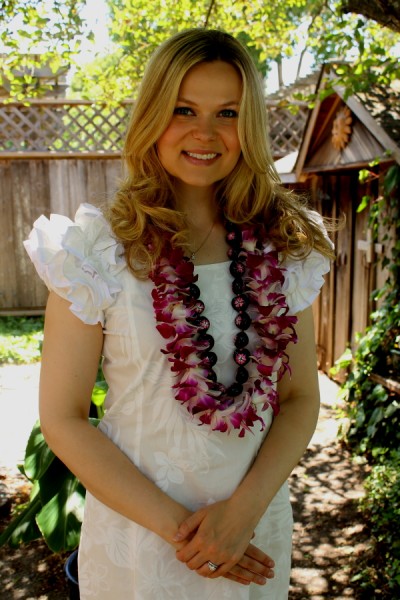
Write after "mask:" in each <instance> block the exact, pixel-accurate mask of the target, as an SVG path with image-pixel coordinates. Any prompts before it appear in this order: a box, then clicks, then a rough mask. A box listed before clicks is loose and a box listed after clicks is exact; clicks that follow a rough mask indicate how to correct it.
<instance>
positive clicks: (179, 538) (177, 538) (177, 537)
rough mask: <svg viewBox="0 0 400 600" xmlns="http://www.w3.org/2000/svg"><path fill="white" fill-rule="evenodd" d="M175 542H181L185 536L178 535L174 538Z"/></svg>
mask: <svg viewBox="0 0 400 600" xmlns="http://www.w3.org/2000/svg"><path fill="white" fill-rule="evenodd" d="M172 539H173V541H174V542H180V541H181V540H182V539H183V535H182V534H181V533H179V532H178V533H176V534H175V535H174V537H173V538H172Z"/></svg>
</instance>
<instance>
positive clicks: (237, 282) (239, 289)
mask: <svg viewBox="0 0 400 600" xmlns="http://www.w3.org/2000/svg"><path fill="white" fill-rule="evenodd" d="M245 289H246V284H245V282H244V281H243V279H241V278H240V277H236V278H235V279H234V280H233V281H232V292H233V293H234V294H235V295H238V294H242V293H243V292H244V290H245Z"/></svg>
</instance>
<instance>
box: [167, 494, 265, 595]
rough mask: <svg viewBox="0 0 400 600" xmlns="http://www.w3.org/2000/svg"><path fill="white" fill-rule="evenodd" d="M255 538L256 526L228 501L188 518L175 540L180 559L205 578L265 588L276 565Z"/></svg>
mask: <svg viewBox="0 0 400 600" xmlns="http://www.w3.org/2000/svg"><path fill="white" fill-rule="evenodd" d="M244 512H245V514H246V511H244ZM253 537H254V524H252V523H251V522H249V521H248V520H247V519H246V518H245V517H244V515H240V514H238V511H237V510H235V509H234V507H232V505H231V504H230V503H229V500H225V501H221V502H216V503H215V504H211V505H209V506H206V507H204V508H201V509H200V510H198V511H196V512H195V513H193V514H191V515H190V516H189V517H187V518H186V519H185V520H184V521H183V522H182V523H181V524H180V526H179V529H178V531H177V533H176V534H175V536H174V538H173V541H174V546H175V548H176V556H177V558H178V560H180V561H181V562H183V563H186V565H187V567H188V568H189V569H191V570H193V571H196V572H197V573H198V574H199V575H202V576H203V577H209V578H211V579H214V578H216V577H221V576H223V577H226V578H227V579H231V580H232V581H236V582H238V583H241V584H244V585H249V584H250V583H252V582H253V583H257V584H258V585H264V584H265V583H266V582H267V580H268V579H272V578H273V577H274V571H273V567H274V565H275V563H274V561H273V560H272V559H271V558H270V557H269V556H268V555H267V554H265V552H263V551H262V550H260V549H259V548H257V547H256V546H254V545H253V544H251V542H250V540H251V539H252V538H253ZM209 562H210V563H211V564H210V565H209V564H208V563H209ZM216 565H218V568H216V569H215V570H214V566H216Z"/></svg>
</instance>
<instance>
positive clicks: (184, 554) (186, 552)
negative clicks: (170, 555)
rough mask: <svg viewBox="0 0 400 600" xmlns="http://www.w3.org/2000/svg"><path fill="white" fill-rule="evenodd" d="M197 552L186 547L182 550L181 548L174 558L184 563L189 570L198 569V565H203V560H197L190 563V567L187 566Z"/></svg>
mask: <svg viewBox="0 0 400 600" xmlns="http://www.w3.org/2000/svg"><path fill="white" fill-rule="evenodd" d="M198 553H199V552H198V550H196V549H195V548H187V547H186V546H185V547H184V548H181V549H180V550H177V551H176V553H175V554H176V558H177V559H178V560H179V561H180V562H183V563H186V564H187V566H188V567H189V569H192V570H193V569H198V568H199V566H200V565H202V564H203V563H204V559H203V560H197V561H196V562H194V563H193V562H192V566H191V565H189V563H190V562H191V561H193V560H194V558H195V557H196V556H197V555H198Z"/></svg>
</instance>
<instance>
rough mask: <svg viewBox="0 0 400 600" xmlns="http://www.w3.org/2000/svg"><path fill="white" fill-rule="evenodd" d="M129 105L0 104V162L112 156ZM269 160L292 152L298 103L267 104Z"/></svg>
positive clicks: (300, 118) (299, 120) (299, 123)
mask: <svg viewBox="0 0 400 600" xmlns="http://www.w3.org/2000/svg"><path fill="white" fill-rule="evenodd" d="M131 108H132V102H128V101H127V102H123V103H121V104H118V105H115V106H105V105H97V104H93V103H91V102H85V101H83V100H75V101H73V100H68V101H67V100H46V101H45V100H31V101H30V102H29V104H27V105H25V104H21V103H12V102H6V101H2V102H0V156H3V157H5V156H7V157H8V156H10V157H11V156H12V157H15V156H16V155H19V154H20V153H29V154H31V153H35V154H41V153H45V154H48V153H51V154H56V155H57V156H61V155H66V156H69V155H70V154H71V153H75V152H78V153H100V154H103V155H104V154H113V153H119V152H120V151H121V146H122V140H123V137H124V133H125V130H126V126H127V122H128V117H129V113H130V111H131ZM266 108H267V110H268V114H269V129H270V131H269V134H270V138H271V143H272V149H273V153H274V156H275V157H276V158H280V157H281V156H285V155H286V154H289V153H290V152H293V151H295V150H297V149H298V147H299V144H300V140H301V138H302V134H303V129H304V125H305V121H306V118H307V115H308V108H307V105H306V104H305V103H304V102H297V103H294V102H292V103H291V105H290V106H289V105H288V104H287V103H283V102H267V103H266Z"/></svg>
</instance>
